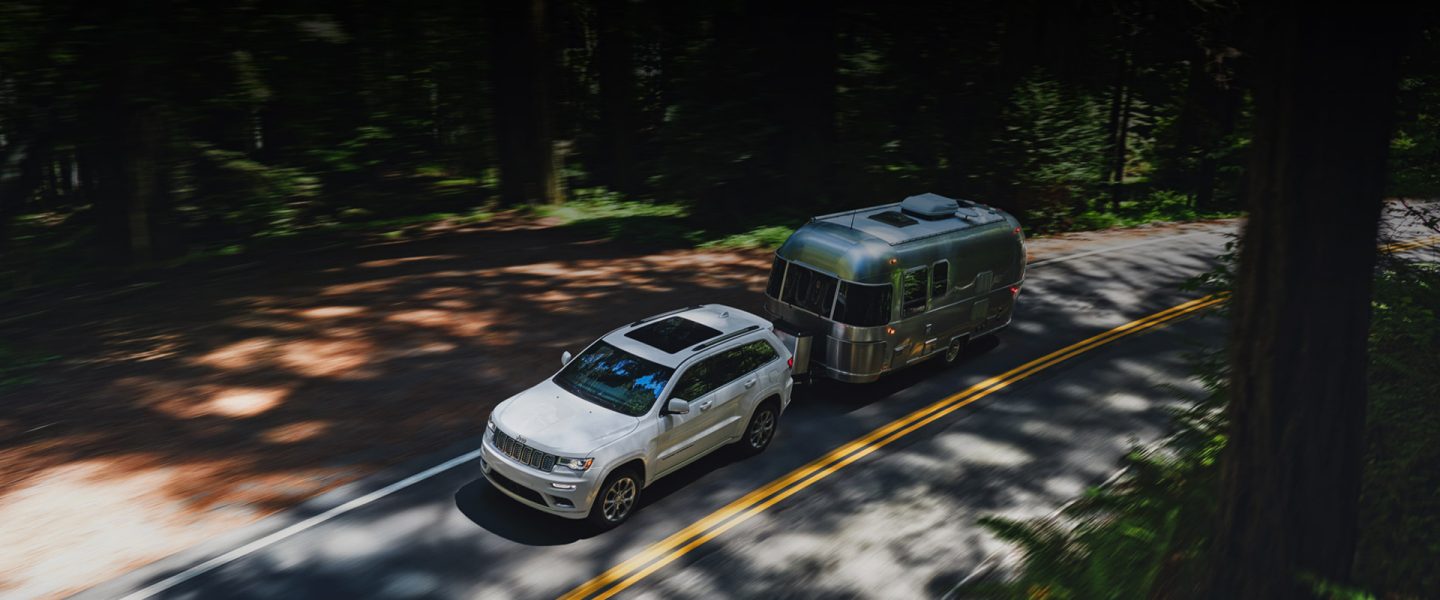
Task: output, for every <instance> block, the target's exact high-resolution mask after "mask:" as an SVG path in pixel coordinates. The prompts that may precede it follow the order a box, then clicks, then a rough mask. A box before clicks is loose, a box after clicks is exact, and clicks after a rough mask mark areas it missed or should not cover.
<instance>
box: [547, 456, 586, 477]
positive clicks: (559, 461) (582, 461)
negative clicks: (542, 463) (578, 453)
mask: <svg viewBox="0 0 1440 600" xmlns="http://www.w3.org/2000/svg"><path fill="white" fill-rule="evenodd" d="M594 463H595V459H593V458H566V457H564V456H558V457H556V458H555V466H557V467H565V468H567V469H570V470H571V471H575V472H576V473H584V472H585V471H587V470H589V469H590V465H592V464H594Z"/></svg>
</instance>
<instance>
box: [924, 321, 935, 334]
mask: <svg viewBox="0 0 1440 600" xmlns="http://www.w3.org/2000/svg"><path fill="white" fill-rule="evenodd" d="M934 326H935V324H934V323H926V324H925V333H927V334H928V333H930V328H931V327H934Z"/></svg>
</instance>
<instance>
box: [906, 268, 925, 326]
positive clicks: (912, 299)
mask: <svg viewBox="0 0 1440 600" xmlns="http://www.w3.org/2000/svg"><path fill="white" fill-rule="evenodd" d="M929 270H930V269H929V268H928V267H919V268H915V269H910V270H909V271H906V272H905V273H904V274H903V275H901V276H900V302H901V305H900V312H901V316H902V317H909V316H913V315H918V314H920V313H923V312H925V284H926V283H928V282H927V281H926V279H928V277H927V276H926V271H929Z"/></svg>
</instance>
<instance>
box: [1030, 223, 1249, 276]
mask: <svg viewBox="0 0 1440 600" xmlns="http://www.w3.org/2000/svg"><path fill="white" fill-rule="evenodd" d="M1216 233H1220V232H1216V231H1194V232H1191V233H1182V234H1179V235H1167V236H1165V237H1160V238H1155V239H1151V240H1145V241H1142V242H1135V243H1133V244H1123V245H1120V246H1107V247H1105V248H1099V249H1096V250H1091V251H1089V252H1081V253H1078V254H1068V255H1065V256H1057V257H1055V258H1047V259H1044V260H1037V261H1035V262H1032V263H1030V264H1028V265H1026V266H1025V267H1026V268H1027V269H1033V268H1035V267H1038V266H1041V265H1048V264H1051V263H1058V262H1065V261H1067V260H1075V259H1077V258H1085V257H1087V256H1095V255H1096V254H1105V253H1107V252H1114V251H1116V250H1124V249H1126V248H1134V247H1136V246H1148V245H1150V244H1158V243H1160V242H1168V241H1170V240H1177V239H1180V238H1185V237H1193V236H1197V235H1212V234H1216Z"/></svg>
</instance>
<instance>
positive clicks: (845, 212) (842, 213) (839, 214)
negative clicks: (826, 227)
mask: <svg viewBox="0 0 1440 600" xmlns="http://www.w3.org/2000/svg"><path fill="white" fill-rule="evenodd" d="M892 206H900V203H899V202H891V203H890V204H881V205H879V206H866V207H864V208H857V209H854V210H842V211H840V212H834V213H830V214H828V215H820V216H816V217H810V220H811V221H823V220H825V219H830V218H834V217H848V216H850V215H854V214H859V213H862V212H865V211H867V210H876V209H880V208H890V207H892Z"/></svg>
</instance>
